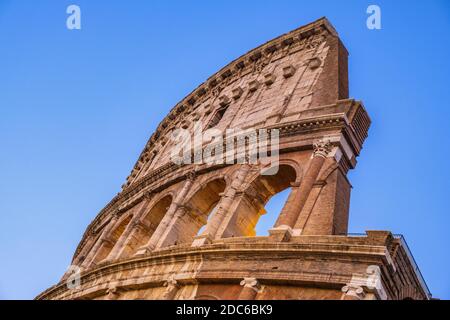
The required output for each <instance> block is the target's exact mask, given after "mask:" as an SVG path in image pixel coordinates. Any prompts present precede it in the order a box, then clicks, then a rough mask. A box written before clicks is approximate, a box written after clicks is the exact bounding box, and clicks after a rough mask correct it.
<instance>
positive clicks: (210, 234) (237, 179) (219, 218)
mask: <svg viewBox="0 0 450 320" xmlns="http://www.w3.org/2000/svg"><path fill="white" fill-rule="evenodd" d="M250 169H251V167H250V165H248V164H243V165H242V166H241V167H240V168H239V170H238V171H237V172H236V174H235V175H234V176H233V179H232V182H231V184H230V186H229V187H228V188H227V189H226V190H225V192H224V193H223V194H222V195H221V199H220V202H219V204H218V206H217V210H216V212H215V214H214V216H213V217H212V218H211V219H210V220H209V222H208V224H207V226H206V229H205V231H204V232H203V234H201V235H200V236H198V237H196V238H195V240H194V242H193V244H192V245H193V246H194V247H196V246H201V245H204V244H207V243H210V242H211V241H213V240H214V239H215V238H216V237H217V232H218V230H219V228H220V226H221V225H222V223H223V222H224V220H225V217H226V215H227V214H232V212H231V210H230V209H231V207H232V205H233V202H234V201H236V195H237V194H238V190H239V189H240V188H241V187H242V185H243V183H244V181H245V179H246V177H247V175H248V173H249V171H250Z"/></svg>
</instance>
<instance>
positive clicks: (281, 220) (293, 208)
mask: <svg viewBox="0 0 450 320" xmlns="http://www.w3.org/2000/svg"><path fill="white" fill-rule="evenodd" d="M313 147H314V153H313V157H312V159H311V161H310V165H309V168H308V169H307V170H306V172H305V174H304V176H303V178H302V180H301V181H300V185H299V186H298V188H297V187H295V188H293V189H292V194H291V195H290V196H289V201H288V202H287V203H286V206H285V207H284V208H283V210H282V212H281V214H280V216H279V217H278V220H277V222H276V223H275V229H285V230H290V232H292V229H294V227H295V224H296V222H297V220H298V218H299V215H300V213H301V211H302V209H303V207H304V206H305V203H306V200H307V199H308V196H309V194H310V192H311V190H312V188H313V186H314V183H315V182H316V180H317V177H318V176H319V173H320V170H321V169H322V166H323V164H324V162H325V159H326V157H327V156H328V154H329V153H330V152H331V150H332V145H331V143H330V141H328V140H320V141H317V142H315V143H314V145H313Z"/></svg>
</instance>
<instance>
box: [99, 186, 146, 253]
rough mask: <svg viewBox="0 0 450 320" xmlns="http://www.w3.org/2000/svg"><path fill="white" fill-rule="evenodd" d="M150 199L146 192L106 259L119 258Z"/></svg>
mask: <svg viewBox="0 0 450 320" xmlns="http://www.w3.org/2000/svg"><path fill="white" fill-rule="evenodd" d="M150 200H151V194H147V195H145V196H144V199H143V200H142V204H141V205H140V207H139V209H138V210H137V212H136V213H135V215H134V216H133V218H132V220H131V221H130V223H129V224H128V225H127V227H126V228H125V231H124V232H123V234H122V236H121V237H120V238H119V240H118V241H117V243H116V244H115V245H114V248H113V249H112V250H111V252H110V253H109V255H108V257H107V258H106V260H108V261H114V260H116V259H119V258H120V255H121V253H122V252H123V249H124V247H125V246H126V245H127V243H128V241H129V240H130V238H131V237H132V234H133V232H135V231H136V225H137V224H138V223H139V220H140V219H141V217H142V215H143V214H144V213H145V211H146V209H147V206H148V204H149V202H150Z"/></svg>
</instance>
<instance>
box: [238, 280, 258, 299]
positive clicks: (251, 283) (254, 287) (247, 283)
mask: <svg viewBox="0 0 450 320" xmlns="http://www.w3.org/2000/svg"><path fill="white" fill-rule="evenodd" d="M241 286H242V290H241V293H240V294H239V297H238V300H255V298H256V296H257V295H258V292H259V291H260V289H261V287H260V284H259V281H258V280H257V279H255V278H244V280H242V281H241Z"/></svg>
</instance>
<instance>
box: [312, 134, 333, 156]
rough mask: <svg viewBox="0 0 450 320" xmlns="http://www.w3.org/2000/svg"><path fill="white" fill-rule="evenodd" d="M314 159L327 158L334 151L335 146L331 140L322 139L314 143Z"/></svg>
mask: <svg viewBox="0 0 450 320" xmlns="http://www.w3.org/2000/svg"><path fill="white" fill-rule="evenodd" d="M313 148H314V157H322V158H326V157H328V155H329V154H330V152H331V151H332V149H333V145H332V144H331V141H330V140H329V139H321V140H317V141H314V143H313Z"/></svg>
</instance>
